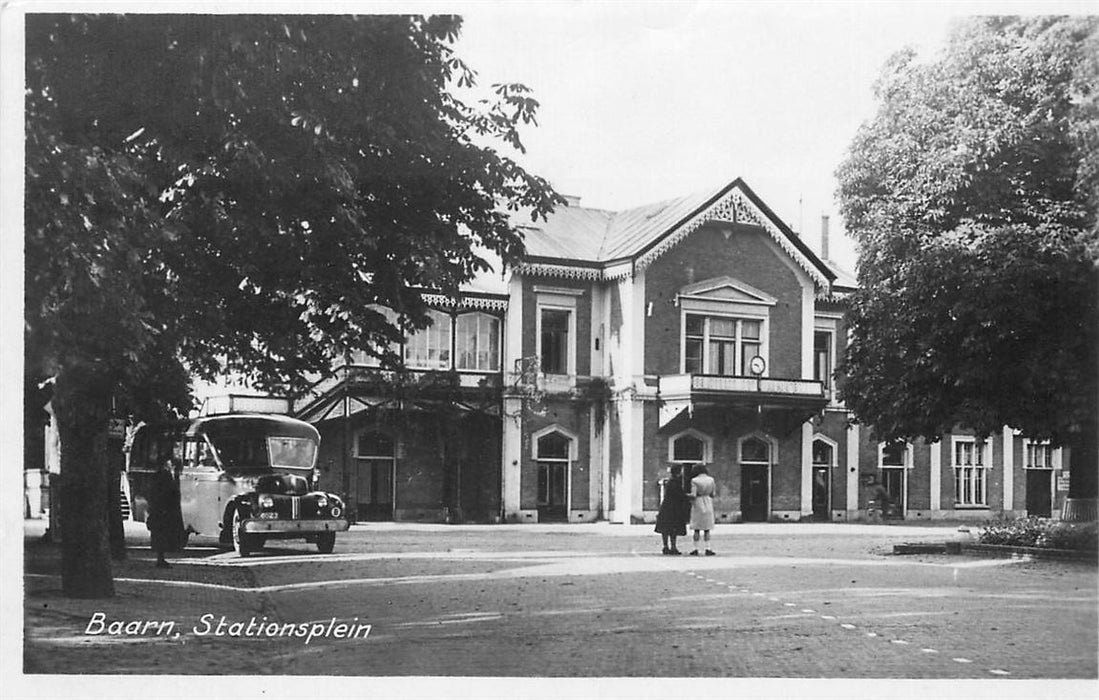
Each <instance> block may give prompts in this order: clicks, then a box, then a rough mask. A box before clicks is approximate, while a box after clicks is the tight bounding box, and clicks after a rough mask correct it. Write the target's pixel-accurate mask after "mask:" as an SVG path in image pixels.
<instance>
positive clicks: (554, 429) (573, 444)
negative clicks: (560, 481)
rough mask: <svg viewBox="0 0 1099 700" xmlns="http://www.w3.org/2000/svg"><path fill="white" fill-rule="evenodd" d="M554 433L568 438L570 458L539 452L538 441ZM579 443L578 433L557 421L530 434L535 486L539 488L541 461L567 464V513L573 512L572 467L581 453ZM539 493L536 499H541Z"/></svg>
mask: <svg viewBox="0 0 1099 700" xmlns="http://www.w3.org/2000/svg"><path fill="white" fill-rule="evenodd" d="M554 433H557V434H558V435H561V436H562V437H564V438H565V439H566V440H568V444H569V453H568V459H565V460H563V459H561V458H560V457H542V456H541V455H540V454H539V453H538V443H539V442H540V441H541V439H542V438H544V437H546V436H547V435H552V434H554ZM579 444H580V439H579V437H578V436H577V435H576V433H574V432H572V431H571V430H568V429H567V428H564V427H562V426H560V425H558V424H557V423H554V424H552V425H547V426H546V427H545V428H542V429H541V430H538V431H535V432H534V433H532V434H531V436H530V452H531V457H532V459H533V460H534V468H535V470H536V471H535V486H536V488H537V479H538V472H537V470H538V469H541V463H542V462H557V463H564V464H565V512H566V513H571V512H572V468H573V465H574V464H576V460H577V455H578V454H579V447H578V445H579ZM537 495H538V494H537V493H536V494H535V498H536V500H538V501H540V500H541V499H538V498H537Z"/></svg>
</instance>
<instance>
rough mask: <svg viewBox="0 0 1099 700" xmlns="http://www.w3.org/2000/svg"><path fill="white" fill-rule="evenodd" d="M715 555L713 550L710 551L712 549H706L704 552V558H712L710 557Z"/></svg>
mask: <svg viewBox="0 0 1099 700" xmlns="http://www.w3.org/2000/svg"><path fill="white" fill-rule="evenodd" d="M715 554H717V552H715V551H714V550H712V549H707V550H706V556H708V557H712V556H714V555H715Z"/></svg>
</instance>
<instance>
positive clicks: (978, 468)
mask: <svg viewBox="0 0 1099 700" xmlns="http://www.w3.org/2000/svg"><path fill="white" fill-rule="evenodd" d="M990 448H991V445H990V444H989V443H987V442H984V441H978V440H977V439H976V438H972V437H955V438H954V440H953V449H952V450H951V460H952V462H951V463H952V465H953V467H954V502H955V504H956V505H963V506H984V505H988V500H987V499H988V463H989V461H990V456H991V455H990V454H989V451H990Z"/></svg>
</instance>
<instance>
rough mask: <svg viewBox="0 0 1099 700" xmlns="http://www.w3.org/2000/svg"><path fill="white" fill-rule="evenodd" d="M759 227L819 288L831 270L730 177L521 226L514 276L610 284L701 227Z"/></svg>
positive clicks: (562, 211) (566, 210) (568, 210)
mask: <svg viewBox="0 0 1099 700" xmlns="http://www.w3.org/2000/svg"><path fill="white" fill-rule="evenodd" d="M710 221H725V222H730V223H744V224H750V225H755V226H760V227H761V228H763V229H764V230H765V231H766V232H767V233H768V234H769V235H770V236H771V238H772V239H773V240H775V242H776V243H778V244H779V246H780V247H781V248H783V250H785V251H786V252H787V254H789V255H790V256H791V257H792V258H793V259H794V261H795V262H797V263H798V264H799V265H800V266H801V267H802V268H803V269H805V270H806V271H807V272H808V273H809V275H810V277H812V278H813V279H814V280H815V281H816V282H817V283H818V284H819V285H821V286H822V287H828V286H830V285H831V283H832V281H833V280H834V279H835V278H836V273H835V272H834V271H833V270H832V269H831V268H830V267H829V266H828V265H826V264H825V263H824V262H823V261H822V260H821V259H820V258H818V257H817V255H816V254H815V253H814V252H813V251H812V250H811V249H810V248H809V247H808V246H807V245H806V244H805V242H804V241H802V240H801V239H800V238H798V236H797V235H796V234H794V232H793V231H791V230H790V228H789V227H788V226H786V224H785V223H783V221H782V220H781V219H779V218H778V217H777V216H775V214H774V212H772V211H771V209H770V208H769V207H768V206H767V205H766V204H764V203H763V200H761V199H760V198H759V197H758V196H757V195H756V194H755V192H753V191H752V190H751V188H749V187H748V185H747V184H746V183H745V182H744V181H743V180H741V179H740V178H737V179H736V180H734V181H732V182H730V183H728V184H726V185H723V186H722V187H719V188H717V189H710V190H706V191H703V192H698V193H695V194H692V195H687V196H685V197H679V198H677V199H669V200H666V201H663V202H657V203H655V204H649V205H645V206H641V207H635V208H633V209H627V210H625V211H621V212H608V211H604V210H600V209H587V208H583V207H578V206H567V207H560V208H558V209H557V210H555V211H554V212H553V213H551V214H550V215H549V217H548V218H547V219H546V220H545V221H540V222H538V223H536V224H526V225H521V228H522V230H523V233H524V241H525V243H526V248H527V256H526V262H525V263H524V264H523V265H520V266H519V270H520V271H529V272H534V271H540V272H544V273H550V274H561V275H565V276H577V277H591V278H598V277H602V278H607V279H614V278H618V277H623V276H626V275H629V274H631V273H632V271H633V270H636V269H644V268H646V267H648V266H649V265H650V264H651V263H652V262H653V261H654V260H656V259H657V258H659V257H660V256H661V255H662V254H663V253H664V252H666V251H667V250H669V249H671V248H672V247H674V246H675V245H676V244H677V243H678V242H679V241H681V240H682V239H683V238H685V237H686V236H687V235H688V234H689V233H691V232H693V231H694V230H696V229H697V228H699V227H700V226H702V225H703V224H705V223H707V222H710Z"/></svg>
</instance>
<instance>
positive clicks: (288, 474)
mask: <svg viewBox="0 0 1099 700" xmlns="http://www.w3.org/2000/svg"><path fill="white" fill-rule="evenodd" d="M319 445H320V434H319V433H318V432H317V429H316V428H314V427H313V426H312V425H310V424H308V423H305V422H303V421H300V420H296V419H294V418H289V417H286V416H279V415H270V414H228V415H218V416H207V417H202V418H196V419H193V420H189V421H182V422H178V423H174V424H170V425H159V426H150V425H144V426H141V427H140V428H138V430H137V431H136V433H135V434H134V437H133V441H132V444H131V448H130V451H129V457H128V464H127V474H128V477H129V480H130V493H131V497H132V503H131V509H132V512H133V513H134V517H135V519H137V520H139V521H144V520H145V514H146V513H147V510H148V509H147V501H146V497H145V494H146V493H147V490H148V484H149V483H150V479H151V477H152V475H153V474H154V473H155V472H156V471H157V470H158V469H160V468H161V467H162V466H163V465H164V464H165V463H166V462H170V464H171V468H172V470H173V472H174V474H175V477H176V479H177V480H178V482H179V490H180V507H181V510H182V512H183V524H184V527H185V528H186V533H187V535H188V536H189V535H192V534H194V535H199V536H203V537H217V538H218V541H219V542H221V543H222V544H225V545H229V544H231V545H232V546H233V548H234V549H235V550H236V551H237V552H238V553H239V554H240V555H241V556H248V555H249V554H251V553H252V552H254V551H258V550H260V549H262V548H263V546H264V543H265V542H266V541H267V540H268V539H294V538H297V539H304V540H306V541H308V542H313V543H315V544H316V546H317V549H318V550H320V551H321V552H323V553H328V552H331V551H332V548H333V547H334V545H335V542H336V533H337V532H340V531H345V530H347V529H348V527H349V522H348V520H347V512H346V508H345V506H344V504H343V500H342V499H341V498H340V497H339V496H337V495H336V494H333V493H326V492H323V491H318V490H316V488H315V480H314V478H313V477H314V468H315V466H316V461H317V448H318V446H319Z"/></svg>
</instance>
